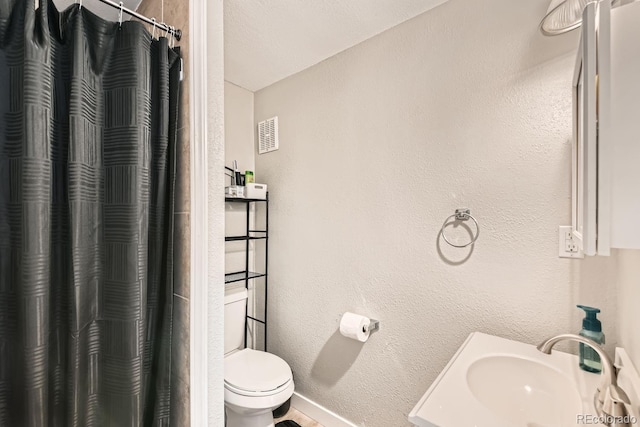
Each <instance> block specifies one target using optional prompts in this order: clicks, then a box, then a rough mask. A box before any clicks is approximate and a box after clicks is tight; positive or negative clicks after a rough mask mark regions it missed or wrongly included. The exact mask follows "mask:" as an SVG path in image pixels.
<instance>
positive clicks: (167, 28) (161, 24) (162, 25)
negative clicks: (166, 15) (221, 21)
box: [80, 0, 182, 41]
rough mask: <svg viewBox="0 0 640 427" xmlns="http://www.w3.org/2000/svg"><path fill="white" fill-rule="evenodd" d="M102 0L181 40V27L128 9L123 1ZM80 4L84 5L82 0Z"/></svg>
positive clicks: (101, 0)
mask: <svg viewBox="0 0 640 427" xmlns="http://www.w3.org/2000/svg"><path fill="white" fill-rule="evenodd" d="M100 2H102V3H104V4H107V5H109V6H111V7H114V8H116V9H121V10H122V11H123V12H124V13H126V14H127V15H131V16H133V17H134V18H138V19H139V20H141V21H144V22H146V23H147V24H151V25H154V26H155V27H156V28H157V29H158V30H161V31H165V32H168V33H169V34H171V35H173V37H175V39H176V40H178V41H180V39H181V38H182V30H181V29H179V28H174V27H171V26H169V25H167V24H165V23H164V22H157V21H155V20H154V19H152V18H147V17H146V16H144V15H141V14H139V13H138V12H136V11H135V10H131V9H128V8H126V7H124V6H123V5H122V2H120V3H116V2H114V1H111V0H100ZM80 6H82V0H80Z"/></svg>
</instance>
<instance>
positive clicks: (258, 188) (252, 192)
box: [244, 182, 267, 199]
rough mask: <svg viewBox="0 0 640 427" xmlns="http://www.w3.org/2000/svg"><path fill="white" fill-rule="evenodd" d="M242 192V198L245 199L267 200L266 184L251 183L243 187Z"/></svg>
mask: <svg viewBox="0 0 640 427" xmlns="http://www.w3.org/2000/svg"><path fill="white" fill-rule="evenodd" d="M244 190H245V191H244V196H245V197H246V198H247V199H266V198H267V184H258V183H257V182H251V183H249V184H247V185H246V186H245V189H244Z"/></svg>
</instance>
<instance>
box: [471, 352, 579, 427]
mask: <svg viewBox="0 0 640 427" xmlns="http://www.w3.org/2000/svg"><path fill="white" fill-rule="evenodd" d="M467 385H468V387H469V390H470V391H471V394H473V396H474V397H475V398H476V399H477V400H478V402H480V403H481V404H482V405H484V406H485V407H486V408H487V409H489V411H491V412H492V413H493V414H495V415H496V416H497V417H498V418H501V419H502V420H504V421H507V422H509V423H510V424H512V425H525V426H527V427H533V426H536V427H537V426H547V425H549V426H550V425H565V426H568V425H572V424H575V421H576V414H580V413H582V399H581V398H580V393H578V390H577V388H576V387H575V385H574V383H573V382H572V381H571V378H569V377H568V376H567V375H564V374H563V373H562V372H560V371H559V370H557V369H554V368H552V367H550V366H549V365H547V364H543V363H540V362H539V361H536V360H531V359H526V358H523V357H517V356H503V355H500V356H497V355H494V356H487V357H483V358H481V359H478V360H476V361H475V362H473V363H472V364H471V365H470V366H469V367H468V368H467Z"/></svg>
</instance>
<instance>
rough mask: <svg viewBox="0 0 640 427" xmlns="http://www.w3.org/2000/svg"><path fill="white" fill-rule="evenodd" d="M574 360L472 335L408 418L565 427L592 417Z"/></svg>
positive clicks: (589, 387)
mask: <svg viewBox="0 0 640 427" xmlns="http://www.w3.org/2000/svg"><path fill="white" fill-rule="evenodd" d="M599 382H600V375H599V374H592V373H588V372H585V371H582V370H581V369H580V368H579V367H578V358H577V356H574V355H571V354H567V353H563V352H559V351H552V353H551V354H550V355H547V354H543V353H541V352H540V351H538V350H537V349H536V348H535V346H533V345H529V344H524V343H521V342H517V341H511V340H507V339H504V338H499V337H495V336H492V335H487V334H483V333H480V332H474V333H472V334H471V335H470V336H469V337H468V338H467V340H466V341H465V342H464V344H462V346H461V347H460V349H458V351H457V352H456V354H455V355H454V356H453V358H452V359H451V360H450V361H449V363H448V365H447V366H446V367H445V369H444V370H443V371H442V372H441V373H440V375H439V376H438V378H436V380H435V381H434V382H433V384H432V385H431V387H430V388H429V390H427V392H426V393H425V394H424V396H422V399H420V401H419V402H418V404H417V405H416V406H415V407H414V408H413V410H412V411H411V413H410V414H409V421H411V422H412V423H413V424H414V425H416V426H420V427H567V426H571V425H576V424H577V423H576V422H577V420H578V417H579V416H595V413H596V412H595V408H594V407H593V396H594V393H595V391H596V388H597V386H598V384H599Z"/></svg>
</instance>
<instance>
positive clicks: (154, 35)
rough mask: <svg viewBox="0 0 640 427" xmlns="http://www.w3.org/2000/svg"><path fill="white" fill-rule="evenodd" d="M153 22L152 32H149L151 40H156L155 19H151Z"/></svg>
mask: <svg viewBox="0 0 640 427" xmlns="http://www.w3.org/2000/svg"><path fill="white" fill-rule="evenodd" d="M151 20H152V21H153V31H152V32H151V40H153V39H155V38H156V18H151Z"/></svg>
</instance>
